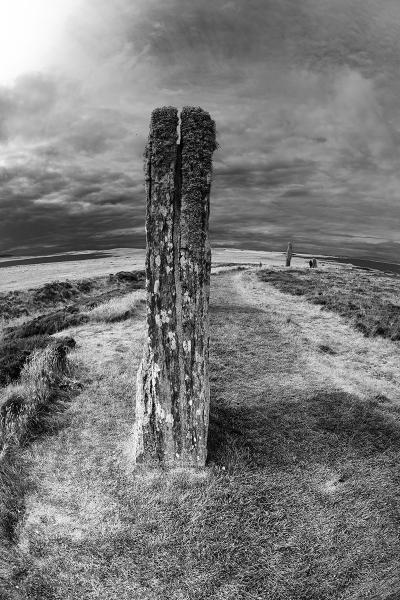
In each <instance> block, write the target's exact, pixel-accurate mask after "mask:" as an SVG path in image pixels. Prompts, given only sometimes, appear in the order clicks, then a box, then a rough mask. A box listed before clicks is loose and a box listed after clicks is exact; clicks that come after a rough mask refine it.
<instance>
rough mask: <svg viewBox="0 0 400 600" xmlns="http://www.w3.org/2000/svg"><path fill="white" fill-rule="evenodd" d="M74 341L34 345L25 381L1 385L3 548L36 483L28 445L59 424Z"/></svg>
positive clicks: (0, 534)
mask: <svg viewBox="0 0 400 600" xmlns="http://www.w3.org/2000/svg"><path fill="white" fill-rule="evenodd" d="M70 346H71V343H70V342H68V341H67V342H66V343H62V342H61V341H57V342H53V343H52V344H50V345H47V346H46V347H45V348H43V349H41V350H38V349H36V350H34V351H33V353H32V354H31V355H30V357H29V359H28V360H27V362H26V363H25V365H24V367H23V369H22V372H21V376H20V380H19V382H18V383H16V384H12V385H9V386H8V387H6V388H4V389H3V390H2V391H1V395H0V554H1V552H2V551H3V550H4V549H5V548H7V545H8V544H9V543H11V542H12V541H14V539H15V536H16V531H17V526H18V523H19V522H20V519H21V517H22V515H23V512H24V497H25V494H26V493H27V491H28V490H29V489H31V485H32V482H31V481H30V479H29V474H28V469H27V464H26V459H25V458H24V456H23V454H22V448H23V447H24V446H25V445H26V444H27V443H28V442H30V441H31V440H32V439H34V438H35V437H37V436H38V435H40V434H41V433H43V432H47V431H49V430H54V429H56V428H57V426H58V420H57V413H60V411H62V410H63V408H64V406H65V401H66V400H67V394H66V391H65V385H64V381H65V376H66V375H67V374H68V372H69V366H68V361H67V353H68V351H69V349H70ZM0 583H1V571H0ZM0 590H1V587H0Z"/></svg>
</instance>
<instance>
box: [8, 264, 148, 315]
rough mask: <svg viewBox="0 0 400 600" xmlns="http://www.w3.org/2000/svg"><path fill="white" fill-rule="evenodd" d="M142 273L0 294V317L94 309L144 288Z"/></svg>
mask: <svg viewBox="0 0 400 600" xmlns="http://www.w3.org/2000/svg"><path fill="white" fill-rule="evenodd" d="M144 281H145V275H144V271H120V272H118V273H115V274H110V275H109V276H101V277H94V278H91V279H81V280H77V281H54V282H51V283H46V284H45V285H43V286H41V287H39V288H35V289H29V290H15V291H12V292H2V293H0V318H2V319H4V320H5V321H9V320H11V319H14V318H19V317H22V316H28V315H31V314H35V313H36V314H37V313H38V312H40V313H42V314H44V313H48V312H54V309H55V308H57V309H61V308H65V307H67V306H73V305H75V306H79V305H81V306H83V305H85V304H87V305H90V304H92V305H93V306H94V305H96V304H99V303H100V302H104V301H105V300H107V299H109V298H110V297H113V296H117V295H121V294H126V293H127V292H130V291H133V290H136V289H140V288H143V287H144Z"/></svg>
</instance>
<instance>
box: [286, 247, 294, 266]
mask: <svg viewBox="0 0 400 600" xmlns="http://www.w3.org/2000/svg"><path fill="white" fill-rule="evenodd" d="M292 254H293V244H292V242H289V243H288V247H287V250H286V266H287V267H290V263H291V260H292Z"/></svg>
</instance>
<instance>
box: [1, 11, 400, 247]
mask: <svg viewBox="0 0 400 600" xmlns="http://www.w3.org/2000/svg"><path fill="white" fill-rule="evenodd" d="M399 29H400V4H399V3H398V2H397V0H380V1H379V2H378V0H304V1H303V2H298V0H248V1H247V2H245V3H244V2H242V1H239V0H226V1H225V0H224V1H221V2H214V1H212V0H199V1H198V2H195V3H188V2H187V1H186V0H163V2H161V0H135V2H131V1H130V0H114V1H113V2H108V1H107V2H106V0H81V4H80V7H79V10H78V11H77V12H76V14H75V15H74V16H72V17H71V18H70V20H69V21H68V23H67V26H66V29H65V31H64V34H63V36H61V37H60V42H59V45H58V48H57V49H55V52H54V56H53V65H52V67H51V68H48V69H47V71H46V72H43V73H36V74H32V73H31V74H27V75H25V76H23V77H21V78H20V79H19V80H17V81H16V83H15V85H14V86H13V87H11V88H10V87H8V88H6V87H3V88H2V89H0V111H1V118H0V144H1V160H0V209H1V211H2V219H1V221H0V239H1V244H2V246H1V250H10V249H11V250H12V249H13V248H17V247H18V246H21V240H25V241H27V242H28V243H29V244H30V245H31V247H32V248H40V247H41V244H42V245H43V244H46V245H47V246H51V245H53V246H54V248H55V249H58V248H62V249H71V250H73V249H76V248H78V247H79V248H83V247H88V248H89V247H90V248H101V247H106V246H107V247H112V246H116V245H119V244H121V245H124V246H126V245H131V244H143V240H144V238H143V235H142V234H141V233H140V231H142V230H143V229H142V228H143V222H144V186H143V171H142V154H143V149H144V145H145V143H146V137H147V133H148V124H149V118H150V112H151V110H152V109H153V108H154V107H156V106H162V105H175V106H178V107H181V106H182V105H185V104H193V105H200V106H202V107H203V108H205V109H206V110H209V111H210V113H211V114H212V116H213V118H214V119H215V120H216V123H217V130H218V141H219V144H220V150H219V151H218V152H216V154H215V161H214V162H215V166H214V176H213V187H212V211H211V235H212V241H213V243H214V244H230V245H232V244H240V245H241V246H242V247H245V246H246V244H248V245H251V246H252V247H255V245H258V247H260V248H267V247H268V248H272V247H274V246H281V245H283V246H285V244H286V243H287V239H288V238H289V237H295V238H296V239H297V241H298V243H299V244H301V245H302V246H303V248H304V250H305V251H306V250H307V249H310V248H311V249H312V251H314V250H315V249H316V248H319V251H320V252H324V251H330V252H332V251H333V250H335V249H336V250H337V252H341V253H343V252H347V253H351V252H352V253H357V252H361V251H362V252H365V251H366V250H365V249H366V248H370V250H371V252H372V253H377V252H378V251H379V252H380V253H383V252H388V253H390V252H393V249H396V248H397V246H396V244H398V243H399V242H400V238H399V234H398V232H397V228H396V220H398V217H399V202H398V197H399V191H400V179H399V174H398V171H399V170H398V162H399V140H400V132H399V125H398V124H399V123H400V110H399V105H398V97H399V95H400V82H399V81H398V76H397V73H398V66H399V58H398V57H399V56H400V36H399V35H398V34H399V33H400V31H399ZM3 217H4V218H3ZM373 240H379V244H380V245H379V244H377V243H374V242H373ZM85 244H86V246H85ZM24 245H26V244H24ZM378 246H379V249H378Z"/></svg>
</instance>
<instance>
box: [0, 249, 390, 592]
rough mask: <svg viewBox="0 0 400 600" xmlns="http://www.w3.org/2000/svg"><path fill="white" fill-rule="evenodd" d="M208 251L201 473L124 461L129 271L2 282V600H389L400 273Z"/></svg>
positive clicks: (133, 287) (138, 307) (130, 388)
mask: <svg viewBox="0 0 400 600" xmlns="http://www.w3.org/2000/svg"><path fill="white" fill-rule="evenodd" d="M215 256H216V257H217V259H218V260H215V264H214V268H213V274H212V280H211V303H210V325H211V345H210V377H211V380H210V384H211V416H210V429H209V440H208V462H207V465H206V468H205V469H203V470H198V471H184V470H174V471H154V470H153V471H148V472H146V471H143V470H135V469H134V468H133V467H132V457H131V455H130V451H131V444H130V440H131V434H132V424H133V420H134V408H133V406H134V404H133V399H134V395H135V377H136V371H137V368H138V365H139V361H140V359H141V354H142V347H143V342H144V338H145V334H146V332H145V303H144V290H143V286H144V275H143V271H142V266H141V265H140V264H139V259H138V264H135V266H134V267H133V270H132V262H131V263H130V264H131V266H130V268H129V266H128V265H129V261H128V255H126V256H124V257H123V256H122V255H121V256H120V257H118V259H115V257H111V258H110V260H109V261H107V260H103V259H99V260H92V261H90V260H88V261H87V262H86V261H80V262H79V265H81V266H80V267H79V269H78V270H77V271H76V272H75V275H74V276H72V271H71V270H69V269H72V268H73V267H70V265H73V263H72V262H68V266H67V267H65V268H66V269H67V272H64V271H63V272H62V273H61V277H57V276H56V275H57V274H58V273H60V270H61V267H60V265H59V266H58V271H56V270H55V269H56V268H57V267H56V266H54V263H52V264H46V265H43V266H41V265H34V266H31V267H30V268H31V269H34V271H33V273H32V274H31V276H30V278H29V277H25V276H24V277H22V276H21V273H26V271H25V269H26V268H27V267H26V266H24V267H22V266H21V267H20V268H19V269H20V270H18V267H15V266H12V267H9V268H10V269H11V272H10V273H9V274H8V275H7V271H8V269H7V268H4V269H3V270H2V273H5V277H4V285H3V287H2V288H1V287H0V312H1V315H2V328H1V339H0V376H1V380H0V386H2V387H1V391H0V415H1V431H0V442H1V446H2V450H1V458H0V461H1V462H0V483H1V487H0V490H1V491H0V598H7V600H8V599H11V600H12V599H15V600H25V599H28V598H29V599H33V600H39V599H40V600H42V599H43V600H56V599H57V600H58V599H61V598H62V599H78V598H79V599H82V598H84V599H95V598H96V599H101V600H103V599H104V600H106V599H107V600H114V599H115V600H116V599H118V600H121V599H122V600H124V599H128V598H129V599H130V600H132V599H135V598H137V599H138V600H139V599H140V600H142V599H143V600H146V599H148V600H150V599H151V600H158V599H159V600H161V599H166V600H206V599H207V600H208V599H216V600H240V599H243V600H264V599H269V598H271V599H273V600H288V599H290V600H292V599H293V600H294V599H296V600H297V599H300V600H324V599H327V600H333V599H335V600H350V599H351V600H361V599H382V600H383V599H386V600H389V599H392V600H395V598H398V597H400V576H399V574H398V558H399V555H400V518H399V517H400V491H399V490H400V486H399V470H398V464H399V461H400V355H399V343H400V342H399V340H400V317H399V314H400V306H399V292H400V278H399V276H398V275H396V274H387V273H382V272H379V271H376V270H368V271H365V270H360V269H357V268H355V267H352V266H350V265H343V264H338V263H334V262H326V263H324V262H322V263H321V262H319V268H317V269H309V268H308V267H307V263H306V261H305V260H304V259H300V258H296V257H295V258H294V259H293V263H292V267H290V268H285V267H284V266H283V265H284V257H283V255H280V254H279V253H274V254H273V253H270V254H268V253H262V255H257V253H234V252H220V253H219V254H216V255H215ZM214 258H215V257H214ZM111 261H115V262H114V264H113V265H112V266H111V267H110V262H111ZM260 263H261V266H260ZM92 266H93V270H91V267H92ZM115 266H117V267H118V268H117V269H115V268H114V267H115ZM121 267H122V270H121ZM63 268H64V267H63ZM49 269H51V270H49ZM18 277H20V279H19V280H18ZM15 280H16V283H14V287H10V286H11V285H13V284H12V281H15ZM55 280H57V281H58V282H56V281H55Z"/></svg>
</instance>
